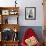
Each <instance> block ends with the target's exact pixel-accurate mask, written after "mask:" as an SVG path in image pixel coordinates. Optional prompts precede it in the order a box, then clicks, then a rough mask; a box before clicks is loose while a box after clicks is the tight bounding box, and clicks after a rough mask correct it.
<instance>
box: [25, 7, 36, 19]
mask: <svg viewBox="0 0 46 46" xmlns="http://www.w3.org/2000/svg"><path fill="white" fill-rule="evenodd" d="M25 19H26V20H36V7H26V8H25Z"/></svg>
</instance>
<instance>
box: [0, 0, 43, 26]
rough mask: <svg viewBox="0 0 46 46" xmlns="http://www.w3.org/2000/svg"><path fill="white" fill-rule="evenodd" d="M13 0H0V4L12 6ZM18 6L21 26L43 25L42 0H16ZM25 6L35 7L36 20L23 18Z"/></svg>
mask: <svg viewBox="0 0 46 46" xmlns="http://www.w3.org/2000/svg"><path fill="white" fill-rule="evenodd" d="M14 1H15V0H0V6H2V7H3V6H6V7H7V6H14V5H15V3H14ZM17 2H18V6H19V8H20V9H19V15H20V16H19V24H20V25H21V26H43V6H42V0H21V1H20V0H17ZM25 7H36V20H25Z"/></svg>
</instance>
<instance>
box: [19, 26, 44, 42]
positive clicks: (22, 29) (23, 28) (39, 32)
mask: <svg viewBox="0 0 46 46" xmlns="http://www.w3.org/2000/svg"><path fill="white" fill-rule="evenodd" d="M28 28H32V29H33V30H34V31H35V32H36V34H37V37H38V39H39V41H40V42H41V43H43V33H42V32H43V30H42V26H21V27H20V32H19V39H20V41H21V40H22V38H23V35H24V33H25V31H26V30H27V29H28Z"/></svg>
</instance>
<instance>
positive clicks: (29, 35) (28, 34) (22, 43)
mask: <svg viewBox="0 0 46 46" xmlns="http://www.w3.org/2000/svg"><path fill="white" fill-rule="evenodd" d="M32 36H34V37H35V38H36V39H37V35H36V33H35V32H34V31H33V29H32V28H29V29H27V31H26V32H25V35H24V37H23V38H22V42H21V46H27V44H26V43H25V40H26V39H28V38H30V37H32ZM37 41H38V39H37ZM35 46H41V44H40V42H39V41H38V42H37V44H36V45H35Z"/></svg>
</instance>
